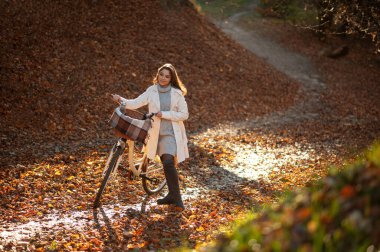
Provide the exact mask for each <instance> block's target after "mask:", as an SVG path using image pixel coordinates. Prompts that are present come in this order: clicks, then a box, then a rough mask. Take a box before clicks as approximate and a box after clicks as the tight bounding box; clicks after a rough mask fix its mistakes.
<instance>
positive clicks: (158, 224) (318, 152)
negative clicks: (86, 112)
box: [0, 13, 380, 251]
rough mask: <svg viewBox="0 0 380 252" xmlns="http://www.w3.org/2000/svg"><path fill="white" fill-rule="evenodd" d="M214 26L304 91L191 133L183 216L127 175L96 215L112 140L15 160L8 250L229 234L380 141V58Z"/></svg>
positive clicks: (287, 34) (190, 242)
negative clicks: (334, 53) (239, 222)
mask: <svg viewBox="0 0 380 252" xmlns="http://www.w3.org/2000/svg"><path fill="white" fill-rule="evenodd" d="M214 22H215V23H216V26H217V27H219V28H220V29H221V30H222V31H224V32H225V33H226V34H228V35H229V36H231V37H232V38H233V39H235V40H236V41H238V42H239V43H241V44H242V45H243V46H245V47H246V48H247V50H249V51H250V52H252V53H253V54H252V55H253V57H256V56H257V57H258V58H262V59H263V61H264V62H265V64H268V65H269V66H270V68H273V69H275V70H271V71H273V73H274V74H277V73H276V72H279V73H281V76H282V75H284V76H287V78H290V79H292V80H294V82H295V83H297V85H292V86H291V90H293V91H295V92H294V94H293V96H292V99H291V100H292V102H289V101H288V100H287V98H286V99H285V98H284V100H282V103H279V104H282V106H281V105H280V106H279V107H275V106H274V107H270V105H268V104H263V106H264V105H265V106H268V109H267V110H265V111H267V112H266V113H265V112H263V113H259V114H257V115H255V116H254V117H249V116H248V117H247V118H244V120H237V119H236V118H234V120H224V121H223V120H222V121H219V122H218V123H217V124H212V123H209V124H207V126H208V127H203V128H197V127H193V128H192V127H191V125H190V127H189V128H190V129H191V130H190V131H189V140H190V143H189V148H190V153H191V158H190V159H189V160H188V161H186V162H185V163H184V164H181V165H180V167H179V173H180V180H181V192H182V194H183V199H184V203H185V206H186V210H184V211H182V212H177V211H175V210H173V209H171V208H167V207H162V206H158V205H157V204H156V203H155V201H156V199H157V198H158V197H159V195H156V196H150V197H147V196H146V195H145V194H144V192H143V190H142V187H141V185H140V182H139V181H134V180H132V181H131V180H129V179H127V178H126V176H123V175H124V172H125V171H123V170H122V169H121V170H120V171H119V173H120V176H118V177H117V180H116V181H115V182H114V183H113V184H112V186H111V190H110V191H109V192H108V193H107V194H106V195H105V197H104V199H103V205H102V206H101V207H100V208H99V209H97V210H93V209H92V202H93V199H94V194H95V193H96V190H97V187H98V185H99V182H100V180H101V171H102V168H103V167H102V166H103V164H104V162H105V159H106V156H107V153H108V151H109V148H110V144H111V143H112V140H107V141H105V143H103V144H101V145H99V142H96V144H97V145H95V146H80V145H79V146H78V147H77V148H75V152H71V153H70V152H64V151H57V153H56V154H55V155H52V156H49V157H46V158H45V157H44V158H42V157H40V158H39V159H38V162H33V163H28V162H25V160H21V161H23V162H21V161H20V162H19V160H18V161H17V162H14V161H12V159H10V161H9V162H8V163H7V164H8V165H9V164H11V166H12V168H13V169H6V170H4V171H2V174H1V177H0V178H1V182H2V183H3V184H2V188H1V197H2V203H1V204H2V209H1V216H0V227H1V238H0V249H1V250H7V251H8V250H9V251H12V250H20V251H22V250H27V249H29V250H39V251H44V250H56V249H58V250H61V249H62V250H91V251H96V250H102V251H119V250H128V249H134V248H136V249H141V248H142V249H146V250H148V249H150V250H156V249H170V248H175V247H178V246H187V247H191V248H194V247H197V246H199V245H201V244H202V243H204V242H210V241H211V240H213V239H214V238H215V237H216V236H217V235H218V234H219V233H220V232H223V231H228V229H229V228H230V226H231V222H233V221H234V220H236V219H237V218H239V217H240V216H242V214H244V213H246V212H248V211H252V210H253V211H259V209H260V208H261V207H262V206H263V205H270V204H275V203H276V202H278V197H279V196H280V195H282V193H283V192H285V191H286V190H296V189H297V188H302V187H305V186H308V185H310V184H311V183H313V181H316V180H318V179H320V178H321V177H323V176H324V175H325V174H326V172H327V170H328V168H329V167H330V165H338V164H341V163H343V162H345V161H347V160H350V159H352V158H354V157H356V156H357V155H359V154H360V153H361V151H362V150H364V149H365V148H367V147H368V146H369V145H370V144H371V143H372V142H373V141H374V140H375V139H379V136H380V127H379V115H380V106H379V105H380V104H379V100H378V99H377V97H379V94H380V90H379V87H378V80H379V79H380V71H378V70H379V68H380V62H379V61H378V60H377V58H376V56H373V55H372V54H371V52H370V47H369V46H367V44H365V42H363V43H357V42H356V41H354V40H353V41H350V40H349V39H341V38H329V39H328V40H327V41H328V42H321V41H320V40H319V39H318V38H317V37H316V36H315V35H314V34H313V33H312V32H309V31H305V30H299V29H298V28H295V27H294V26H292V25H289V24H287V23H284V22H279V21H278V20H275V19H262V18H260V19H252V18H250V17H249V16H246V15H244V13H237V14H236V15H234V16H232V17H230V18H228V19H225V20H214ZM342 43H345V44H348V47H349V49H350V51H349V54H348V55H346V56H344V57H341V58H338V59H331V58H328V57H326V56H324V54H323V52H324V50H326V48H328V47H329V46H339V45H341V44H342ZM255 55H256V56H255ZM260 64H261V63H260ZM260 67H261V65H258V68H259V70H260V69H261V68H260ZM258 74H260V73H258ZM263 81H265V80H263ZM284 83H288V82H286V81H285V82H284ZM263 85H264V83H263ZM227 87H228V86H227ZM231 88H236V89H238V88H239V87H237V86H234V85H231ZM281 95H282V94H281V93H277V99H279V100H281ZM284 95H287V96H288V94H284ZM270 98H271V99H276V98H273V97H270ZM242 102H243V103H244V101H242ZM190 104H191V100H190ZM248 104H250V103H248ZM256 105H257V106H260V104H256ZM237 106H243V105H242V104H239V105H237ZM219 109H220V110H222V109H223V106H221V107H220V108H219ZM254 109H255V108H253V110H254ZM257 109H258V110H260V109H262V108H259V107H257ZM222 112H223V111H217V112H216V113H217V114H220V113H222ZM228 113H232V112H231V111H230V112H228ZM206 115H207V114H206ZM227 117H228V115H227ZM205 123H207V122H205Z"/></svg>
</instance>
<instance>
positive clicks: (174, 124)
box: [112, 64, 189, 209]
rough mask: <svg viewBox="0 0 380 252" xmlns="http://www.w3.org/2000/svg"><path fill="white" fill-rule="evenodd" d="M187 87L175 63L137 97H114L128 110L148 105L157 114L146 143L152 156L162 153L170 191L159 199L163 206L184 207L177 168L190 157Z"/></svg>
mask: <svg viewBox="0 0 380 252" xmlns="http://www.w3.org/2000/svg"><path fill="white" fill-rule="evenodd" d="M186 92H187V90H186V87H185V85H184V84H183V83H182V81H181V80H180V78H179V77H178V74H177V71H176V70H175V68H174V66H172V65H171V64H165V65H163V66H161V67H160V68H159V69H158V71H157V74H156V77H155V78H154V79H153V85H152V86H150V87H149V88H148V89H147V90H146V91H145V92H144V93H143V94H141V95H140V96H139V97H137V98H136V99H132V100H129V99H125V98H123V97H121V96H119V95H117V94H113V95H112V99H113V100H114V101H117V102H119V103H120V102H122V101H125V102H126V107H127V108H128V109H137V108H140V107H142V106H144V105H148V108H149V113H157V114H156V118H155V119H154V121H153V123H152V128H151V129H150V130H149V132H148V134H149V138H148V142H147V145H146V147H147V148H146V150H145V151H147V155H148V158H149V159H154V157H155V156H156V155H159V156H160V158H161V161H162V164H163V166H164V171H165V177H166V181H167V184H168V188H169V193H168V194H167V195H166V196H165V197H164V198H162V199H158V200H157V204H159V205H169V204H173V205H175V206H177V207H180V208H182V209H184V208H185V207H184V205H183V202H182V198H181V193H180V189H179V181H178V173H177V170H176V168H175V162H174V160H175V159H176V160H177V162H178V163H180V162H182V161H184V160H185V159H186V158H188V157H189V151H188V148H187V137H186V131H185V126H184V124H183V121H184V120H186V119H187V118H188V117H189V112H188V109H187V103H186V101H185V98H184V96H185V95H186Z"/></svg>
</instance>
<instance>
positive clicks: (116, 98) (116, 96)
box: [111, 94, 121, 103]
mask: <svg viewBox="0 0 380 252" xmlns="http://www.w3.org/2000/svg"><path fill="white" fill-rule="evenodd" d="M111 97H112V100H113V101H115V102H117V103H120V98H121V97H120V95H118V94H111Z"/></svg>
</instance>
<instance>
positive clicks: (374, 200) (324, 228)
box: [206, 145, 380, 251]
mask: <svg viewBox="0 0 380 252" xmlns="http://www.w3.org/2000/svg"><path fill="white" fill-rule="evenodd" d="M379 213H380V145H377V146H375V147H373V150H371V152H369V153H368V154H367V155H366V157H365V158H363V159H362V160H360V161H357V162H356V163H354V164H351V165H350V166H348V167H346V168H344V169H343V170H342V171H339V169H333V170H331V171H330V174H329V176H327V177H326V178H325V179H324V180H323V182H321V183H319V184H318V185H315V186H314V187H312V188H311V190H308V191H302V192H294V193H291V194H290V195H288V197H286V198H285V199H284V200H283V201H282V203H281V204H280V206H279V207H277V208H276V209H273V208H272V209H266V210H264V211H263V213H262V215H261V216H260V217H258V218H256V219H253V220H249V221H247V222H246V223H245V224H243V225H241V226H239V227H238V228H237V229H236V230H235V231H234V232H233V233H232V234H231V235H230V236H228V237H227V236H224V237H222V238H220V239H219V241H218V242H217V244H216V245H215V246H214V247H210V248H207V249H206V251H373V250H375V248H377V249H378V248H379V245H380V229H379V226H380V220H379V218H378V216H379ZM368 249H369V250H368Z"/></svg>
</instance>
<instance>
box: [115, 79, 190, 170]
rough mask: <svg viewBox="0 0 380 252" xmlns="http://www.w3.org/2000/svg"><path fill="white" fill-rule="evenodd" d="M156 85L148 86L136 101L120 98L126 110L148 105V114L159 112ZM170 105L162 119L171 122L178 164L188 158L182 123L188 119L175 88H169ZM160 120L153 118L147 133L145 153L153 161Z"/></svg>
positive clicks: (185, 107)
mask: <svg viewBox="0 0 380 252" xmlns="http://www.w3.org/2000/svg"><path fill="white" fill-rule="evenodd" d="M157 85H158V84H155V85H152V86H150V87H149V88H148V89H147V90H146V91H145V92H144V93H142V94H141V95H140V96H139V97H137V98H136V99H131V100H129V99H125V98H121V99H122V100H124V101H125V102H126V106H127V108H128V109H137V108H140V107H142V106H145V105H148V109H149V113H157V112H159V111H160V97H159V94H158V89H157ZM170 92H171V94H170V95H171V104H170V111H162V118H164V119H168V120H171V121H172V125H173V130H174V136H175V140H176V143H177V157H176V158H177V162H178V163H180V162H182V161H184V160H185V159H186V158H188V157H189V150H188V147H187V137H186V130H185V126H184V124H183V121H184V120H186V119H187V118H188V117H189V112H188V109H187V103H186V101H185V97H184V96H183V95H182V91H181V90H179V89H177V88H171V90H170ZM160 124H161V119H160V118H158V117H154V121H153V123H152V128H151V129H150V130H149V131H148V137H149V138H148V142H147V145H146V149H145V151H146V152H147V155H148V158H150V159H153V158H154V157H155V156H156V153H157V144H158V137H159V133H160Z"/></svg>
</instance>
